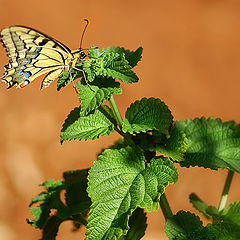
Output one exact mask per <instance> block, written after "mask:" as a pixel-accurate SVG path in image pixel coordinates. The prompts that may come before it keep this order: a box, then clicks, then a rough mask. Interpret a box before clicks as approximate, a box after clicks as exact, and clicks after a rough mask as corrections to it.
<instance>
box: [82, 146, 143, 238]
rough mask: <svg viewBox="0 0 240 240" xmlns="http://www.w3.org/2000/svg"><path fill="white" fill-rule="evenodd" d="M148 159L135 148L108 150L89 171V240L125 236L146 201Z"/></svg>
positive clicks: (87, 233) (87, 234)
mask: <svg viewBox="0 0 240 240" xmlns="http://www.w3.org/2000/svg"><path fill="white" fill-rule="evenodd" d="M144 166H145V162H144V156H143V154H142V152H141V151H140V150H134V149H132V148H131V147H126V148H122V149H119V150H118V149H115V150H112V149H107V150H105V151H104V152H103V154H102V155H99V156H98V161H96V162H94V163H93V167H92V168H91V169H90V172H89V183H88V193H89V196H90V198H91V200H92V206H91V211H90V215H89V219H88V225H87V232H86V236H87V237H86V239H88V240H90V239H114V236H115V238H119V237H120V236H121V235H125V234H126V233H127V230H128V224H127V223H128V218H129V216H130V215H131V213H132V211H133V210H134V209H135V208H136V206H137V205H139V204H140V203H141V202H142V200H143V198H144V185H145V184H144V182H143V181H144V179H143V178H142V176H141V175H139V173H140V172H141V171H142V170H144Z"/></svg>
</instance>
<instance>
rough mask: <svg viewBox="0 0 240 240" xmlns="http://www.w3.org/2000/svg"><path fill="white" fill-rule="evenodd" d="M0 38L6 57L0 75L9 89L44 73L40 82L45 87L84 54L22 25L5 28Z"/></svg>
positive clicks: (20, 86) (22, 85)
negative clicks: (6, 63)
mask: <svg viewBox="0 0 240 240" xmlns="http://www.w3.org/2000/svg"><path fill="white" fill-rule="evenodd" d="M0 37H1V41H2V43H3V45H4V47H5V48H6V51H7V55H8V57H9V64H8V65H6V66H5V74H4V75H3V76H2V80H3V81H4V82H5V83H7V84H8V88H11V87H12V86H16V87H18V88H23V87H25V86H26V85H28V84H29V83H30V82H32V81H33V80H34V79H35V78H37V77H39V76H41V75H43V74H45V73H47V75H46V76H45V77H44V79H43V81H42V85H41V89H44V88H46V87H48V86H49V85H50V84H51V83H52V82H53V81H54V80H55V79H56V78H58V77H59V76H60V75H62V73H63V72H69V71H70V70H71V69H72V68H73V67H74V66H75V64H76V63H77V62H78V61H79V60H80V59H83V58H84V57H85V56H86V55H85V53H84V52H83V50H82V49H81V48H80V49H77V50H74V51H71V50H70V49H69V48H68V47H67V46H65V45H64V44H62V43H61V42H59V41H57V40H55V39H53V38H52V37H49V36H47V35H45V34H43V33H41V32H39V31H37V30H34V29H32V28H28V27H24V26H10V27H6V28H4V29H3V30H2V31H1V33H0Z"/></svg>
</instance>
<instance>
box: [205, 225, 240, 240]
mask: <svg viewBox="0 0 240 240" xmlns="http://www.w3.org/2000/svg"><path fill="white" fill-rule="evenodd" d="M207 227H208V229H210V230H211V231H212V232H213V233H214V234H215V235H216V237H217V238H216V239H217V240H239V239H240V227H239V226H236V225H233V224H231V223H229V222H225V221H223V222H222V221H215V222H214V223H213V224H208V225H207Z"/></svg>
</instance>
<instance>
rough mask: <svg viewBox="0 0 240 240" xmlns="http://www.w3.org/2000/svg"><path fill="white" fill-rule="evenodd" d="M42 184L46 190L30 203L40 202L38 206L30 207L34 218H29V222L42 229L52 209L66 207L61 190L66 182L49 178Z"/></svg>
mask: <svg viewBox="0 0 240 240" xmlns="http://www.w3.org/2000/svg"><path fill="white" fill-rule="evenodd" d="M42 186H44V187H45V189H46V191H45V192H42V193H40V194H39V195H38V196H36V197H34V198H33V199H32V201H31V203H30V205H29V206H30V207H31V206H32V205H33V204H36V203H40V205H39V206H38V207H35V208H30V212H31V214H32V215H33V217H34V219H33V220H30V219H27V222H28V223H29V224H31V225H32V226H33V227H35V228H40V229H42V228H43V227H44V226H45V224H46V223H47V221H48V218H49V214H50V210H51V209H57V210H61V209H65V205H64V204H63V203H62V201H61V200H60V192H61V191H62V190H63V189H64V183H63V182H62V181H56V182H55V181H54V180H53V179H49V180H47V181H46V182H44V183H42Z"/></svg>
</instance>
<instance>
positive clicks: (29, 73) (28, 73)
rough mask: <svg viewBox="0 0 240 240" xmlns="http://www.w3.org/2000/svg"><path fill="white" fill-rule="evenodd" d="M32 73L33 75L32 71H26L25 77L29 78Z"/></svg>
mask: <svg viewBox="0 0 240 240" xmlns="http://www.w3.org/2000/svg"><path fill="white" fill-rule="evenodd" d="M31 75H32V74H31V72H26V73H25V74H24V77H25V78H29V77H30V76H31ZM26 81H28V80H26Z"/></svg>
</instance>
